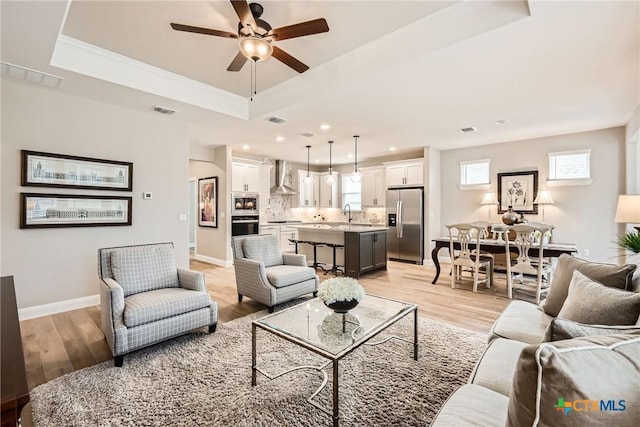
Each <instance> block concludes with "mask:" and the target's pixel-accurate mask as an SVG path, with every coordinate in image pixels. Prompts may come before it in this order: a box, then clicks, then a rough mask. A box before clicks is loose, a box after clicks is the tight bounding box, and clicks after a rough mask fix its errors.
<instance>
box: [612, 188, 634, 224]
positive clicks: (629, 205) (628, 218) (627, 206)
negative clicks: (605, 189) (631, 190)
mask: <svg viewBox="0 0 640 427" xmlns="http://www.w3.org/2000/svg"><path fill="white" fill-rule="evenodd" d="M615 221H616V222H621V223H627V224H640V194H621V195H619V196H618V207H617V208H616V219H615Z"/></svg>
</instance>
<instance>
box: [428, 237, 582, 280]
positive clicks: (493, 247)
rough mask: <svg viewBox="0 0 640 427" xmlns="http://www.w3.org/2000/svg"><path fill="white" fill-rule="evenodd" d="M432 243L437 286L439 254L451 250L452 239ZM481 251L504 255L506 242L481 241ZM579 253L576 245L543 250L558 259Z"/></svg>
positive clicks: (548, 246) (457, 245) (533, 252)
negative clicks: (561, 256)
mask: <svg viewBox="0 0 640 427" xmlns="http://www.w3.org/2000/svg"><path fill="white" fill-rule="evenodd" d="M432 242H434V243H435V246H434V248H433V250H432V251H431V259H432V260H433V265H434V266H435V267H436V277H434V278H433V281H432V282H431V283H432V284H434V285H435V284H436V282H437V281H438V277H440V261H438V252H440V249H442V248H447V249H449V246H450V239H449V237H439V238H437V239H433V240H432ZM453 248H454V250H456V249H457V250H459V249H460V243H459V242H457V241H455V240H454V243H453ZM475 248H476V244H475V243H469V249H475ZM509 248H510V249H511V248H512V249H513V251H511V252H517V248H516V245H515V243H513V242H509ZM480 250H482V251H484V252H488V253H491V254H504V253H505V252H506V250H505V242H504V240H501V239H500V240H498V239H480ZM577 252H578V247H577V246H576V245H575V243H547V244H545V245H544V248H543V256H544V257H545V258H558V257H559V256H560V255H562V254H567V255H573V254H575V253H577ZM530 254H531V255H532V256H537V255H538V248H536V247H535V246H533V247H531V252H530Z"/></svg>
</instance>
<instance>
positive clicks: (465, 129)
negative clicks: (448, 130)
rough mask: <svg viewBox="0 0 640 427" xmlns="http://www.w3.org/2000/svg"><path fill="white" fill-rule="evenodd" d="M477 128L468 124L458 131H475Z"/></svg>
mask: <svg viewBox="0 0 640 427" xmlns="http://www.w3.org/2000/svg"><path fill="white" fill-rule="evenodd" d="M477 131H478V129H476V128H475V127H473V126H469V127H468V128H460V132H462V133H469V132H477Z"/></svg>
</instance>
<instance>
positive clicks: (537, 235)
mask: <svg viewBox="0 0 640 427" xmlns="http://www.w3.org/2000/svg"><path fill="white" fill-rule="evenodd" d="M509 228H510V230H512V231H513V232H514V233H515V239H514V240H513V244H514V245H515V247H516V249H517V252H518V253H517V257H516V259H515V260H513V262H512V261H511V252H510V251H509V250H508V249H507V250H506V257H507V295H508V296H509V298H513V274H514V273H519V274H522V276H523V280H522V282H523V283H524V275H530V276H535V277H536V280H535V286H536V304H539V303H540V294H541V293H542V278H543V276H546V275H548V274H549V275H550V274H551V272H552V266H551V263H550V262H549V261H548V260H545V259H544V249H545V247H546V246H547V244H548V243H547V240H546V239H544V238H543V236H544V235H545V233H547V232H550V230H551V226H549V225H547V224H518V225H514V226H511V227H509ZM532 251H535V252H537V253H535V256H533V255H534V254H532Z"/></svg>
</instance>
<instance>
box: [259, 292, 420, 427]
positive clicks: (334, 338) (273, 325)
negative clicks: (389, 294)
mask: <svg viewBox="0 0 640 427" xmlns="http://www.w3.org/2000/svg"><path fill="white" fill-rule="evenodd" d="M412 312H413V342H412V341H410V340H406V339H404V338H400V337H397V336H390V337H388V338H385V339H384V340H382V341H378V342H372V343H369V342H367V341H369V340H370V339H371V338H372V337H374V336H376V335H377V334H378V333H379V332H381V331H383V330H385V329H386V328H388V327H389V326H391V325H393V324H394V323H396V322H397V321H398V320H400V319H402V318H404V317H405V316H407V315H408V314H409V313H412ZM257 328H260V329H264V330H265V331H268V332H270V333H272V334H274V335H277V336H279V337H281V338H283V339H285V340H287V341H290V342H292V343H294V344H297V345H299V346H301V347H303V348H306V349H307V350H309V351H312V352H314V353H316V354H319V355H320V356H323V357H325V358H327V359H329V360H328V362H327V363H325V364H323V365H321V366H308V365H307V366H298V367H295V368H292V369H288V370H286V371H284V372H281V373H279V374H277V375H270V374H268V373H267V372H265V371H263V370H262V369H260V368H258V367H257V365H256V356H257V347H256V330H257ZM391 339H398V340H401V341H405V342H408V343H410V344H413V358H414V360H418V306H417V305H415V304H409V303H406V302H402V301H396V300H392V299H389V298H383V297H379V296H374V295H366V296H365V297H364V299H363V300H362V301H360V304H358V306H357V307H355V308H353V309H352V310H350V311H349V312H348V313H346V314H339V313H334V312H333V311H332V310H331V309H329V308H328V307H326V306H325V305H324V303H323V302H322V301H321V300H320V299H319V298H314V299H312V300H309V301H307V302H303V303H301V304H298V305H295V306H293V307H290V308H287V309H285V310H282V311H280V312H278V313H275V314H271V315H268V316H266V317H263V318H261V319H258V320H254V321H253V323H252V325H251V385H252V386H255V385H256V379H257V378H256V377H257V373H258V372H260V373H261V374H262V375H264V376H266V377H267V378H269V379H275V378H278V377H280V376H282V375H285V374H288V373H290V372H293V371H296V370H299V369H315V370H317V371H319V372H320V373H321V374H322V375H323V377H324V379H323V381H322V384H321V385H320V387H318V389H317V390H316V391H315V392H314V393H313V394H312V395H311V396H310V397H309V398H308V399H307V401H308V402H309V403H311V404H312V405H313V406H315V407H316V408H318V409H320V410H321V411H323V412H325V413H326V414H328V415H330V416H332V417H333V425H334V426H337V425H338V421H339V412H338V362H339V361H340V360H341V359H342V358H343V357H345V356H346V355H348V354H349V353H351V352H352V351H354V350H355V349H357V348H358V347H360V346H361V345H363V344H365V343H366V344H367V345H378V344H382V343H385V342H387V341H389V340H391ZM330 365H332V368H333V377H332V379H333V399H332V400H333V408H332V410H330V409H328V408H325V407H323V406H322V405H320V404H319V403H317V402H316V401H315V400H314V398H315V397H316V396H317V395H318V394H319V393H320V391H321V390H322V389H323V388H324V387H325V386H326V385H327V383H328V375H327V373H326V372H325V371H324V369H325V368H327V367H328V366H330Z"/></svg>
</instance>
